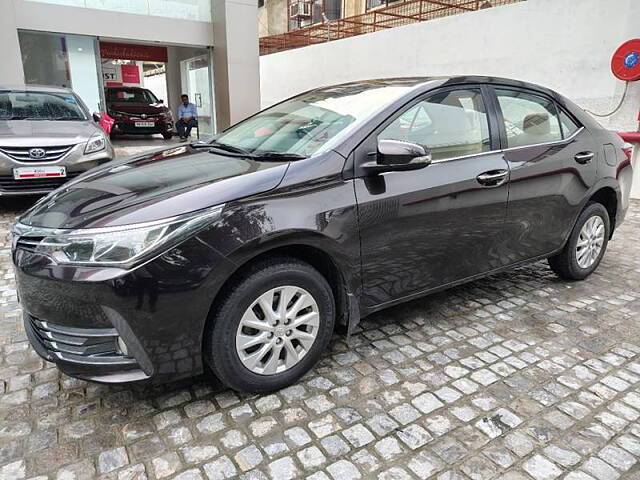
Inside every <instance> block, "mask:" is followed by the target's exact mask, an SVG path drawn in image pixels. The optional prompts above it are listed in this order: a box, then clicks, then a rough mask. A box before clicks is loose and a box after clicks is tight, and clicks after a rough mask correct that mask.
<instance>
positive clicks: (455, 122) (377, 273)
mask: <svg viewBox="0 0 640 480" xmlns="http://www.w3.org/2000/svg"><path fill="white" fill-rule="evenodd" d="M483 91H484V88H482V87H479V86H477V87H474V86H465V87H459V88H449V89H442V90H438V91H436V92H433V93H429V94H427V95H426V96H424V97H423V98H421V99H417V100H415V101H414V102H412V103H410V104H409V105H407V106H406V107H405V108H403V109H402V110H401V111H400V112H398V113H397V114H396V115H394V116H392V117H391V118H390V119H389V120H387V121H386V122H385V123H384V124H383V125H381V126H380V127H379V128H378V129H377V130H376V131H374V132H373V133H372V134H371V135H370V137H369V138H368V139H367V140H365V141H364V142H363V143H362V144H361V145H360V146H359V147H358V148H357V149H356V151H355V164H356V175H355V177H356V178H355V180H354V186H355V191H356V198H357V201H358V221H359V226H360V233H361V252H362V275H363V298H364V301H365V304H366V305H368V306H374V305H380V304H384V303H387V302H390V301H393V300H395V299H399V298H403V297H407V296H411V295H413V294H419V293H421V292H424V291H426V290H430V289H433V288H437V287H439V286H442V285H446V284H449V283H452V282H455V281H458V280H461V279H464V278H467V277H470V276H473V275H476V274H479V273H483V272H486V271H488V270H492V269H494V268H497V267H500V266H502V265H504V263H505V262H506V259H505V257H504V256H503V255H502V254H501V248H500V243H501V236H502V229H503V226H504V220H505V216H506V207H507V191H508V187H507V181H508V177H509V172H508V165H507V163H506V162H505V160H504V159H503V158H502V154H501V153H500V152H499V151H496V148H497V146H498V143H499V138H498V135H495V136H492V135H491V133H490V132H494V133H497V126H496V124H495V123H494V120H495V119H494V117H493V116H492V115H490V114H489V112H488V111H487V109H486V101H485V98H486V95H485V94H483ZM379 139H393V140H403V141H408V142H413V143H418V144H421V145H423V146H424V147H426V148H427V149H429V150H430V152H431V154H432V158H433V163H432V164H431V165H430V166H428V167H426V168H423V169H421V170H416V171H408V172H388V173H385V174H382V175H376V176H366V175H364V174H363V173H362V172H360V171H359V170H358V165H359V164H362V163H364V162H366V161H370V160H371V159H372V158H371V156H372V153H375V151H376V147H377V142H378V140H379Z"/></svg>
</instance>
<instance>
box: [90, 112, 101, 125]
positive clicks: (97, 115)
mask: <svg viewBox="0 0 640 480" xmlns="http://www.w3.org/2000/svg"><path fill="white" fill-rule="evenodd" d="M91 116H92V117H93V121H94V122H96V123H100V114H99V113H97V112H93V114H92V115H91Z"/></svg>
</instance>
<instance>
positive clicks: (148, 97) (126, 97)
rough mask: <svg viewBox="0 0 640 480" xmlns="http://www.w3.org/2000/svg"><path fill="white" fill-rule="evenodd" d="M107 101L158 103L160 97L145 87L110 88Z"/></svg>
mask: <svg viewBox="0 0 640 480" xmlns="http://www.w3.org/2000/svg"><path fill="white" fill-rule="evenodd" d="M107 102H115V103H145V104H147V105H150V104H152V103H158V98H157V97H156V96H155V95H154V94H153V93H151V91H150V90H146V89H144V88H110V89H108V90H107Z"/></svg>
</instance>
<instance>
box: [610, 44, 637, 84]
mask: <svg viewBox="0 0 640 480" xmlns="http://www.w3.org/2000/svg"><path fill="white" fill-rule="evenodd" d="M611 71H612V72H613V74H614V75H615V76H616V78H618V79H620V80H623V81H625V82H634V81H636V80H640V38H636V39H633V40H629V41H628V42H625V43H623V44H622V45H620V47H619V48H618V49H617V50H616V53H614V54H613V58H612V59H611Z"/></svg>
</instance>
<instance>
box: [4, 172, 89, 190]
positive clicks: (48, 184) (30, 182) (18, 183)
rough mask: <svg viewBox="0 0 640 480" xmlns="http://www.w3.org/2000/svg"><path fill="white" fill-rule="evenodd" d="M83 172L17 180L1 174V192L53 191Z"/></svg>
mask: <svg viewBox="0 0 640 480" xmlns="http://www.w3.org/2000/svg"><path fill="white" fill-rule="evenodd" d="M81 173H82V172H67V176H66V177H43V178H29V179H23V180H16V179H15V178H13V176H12V175H0V192H8V193H11V192H24V193H28V192H41V191H51V190H55V189H56V188H58V187H60V186H62V185H64V184H65V183H66V182H68V181H69V180H71V179H72V178H75V177H77V176H78V175H80V174H81Z"/></svg>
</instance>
